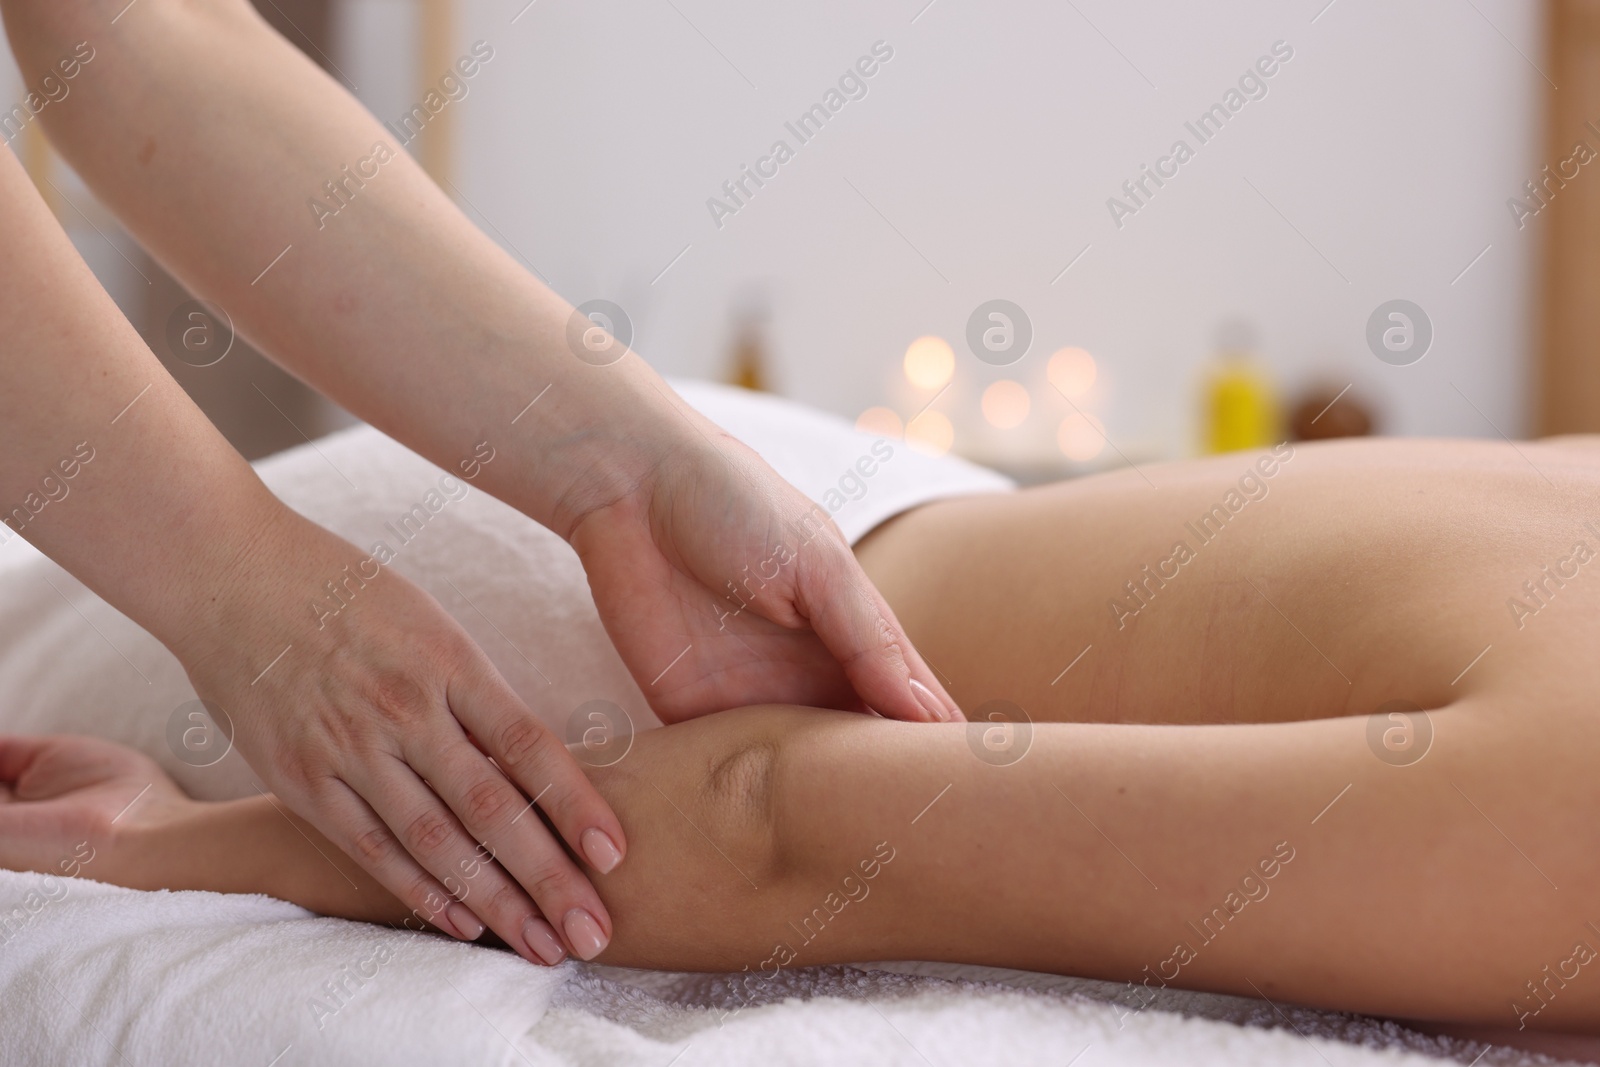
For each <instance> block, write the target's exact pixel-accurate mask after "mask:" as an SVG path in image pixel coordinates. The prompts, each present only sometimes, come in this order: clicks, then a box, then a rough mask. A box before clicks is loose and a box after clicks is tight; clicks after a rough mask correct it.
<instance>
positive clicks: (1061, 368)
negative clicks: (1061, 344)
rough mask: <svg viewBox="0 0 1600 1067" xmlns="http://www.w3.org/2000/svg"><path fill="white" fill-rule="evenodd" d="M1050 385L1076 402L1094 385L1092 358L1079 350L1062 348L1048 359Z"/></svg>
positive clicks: (1082, 350)
mask: <svg viewBox="0 0 1600 1067" xmlns="http://www.w3.org/2000/svg"><path fill="white" fill-rule="evenodd" d="M1048 373H1049V375H1050V384H1051V385H1054V386H1055V387H1056V388H1057V389H1059V390H1061V392H1062V394H1063V395H1064V396H1066V397H1068V398H1069V399H1072V400H1076V399H1077V398H1078V397H1080V396H1083V395H1084V394H1085V393H1087V392H1088V391H1089V390H1090V388H1091V387H1092V386H1093V385H1094V379H1095V365H1094V357H1093V356H1091V355H1090V354H1089V353H1088V352H1086V351H1085V350H1084V349H1081V348H1063V349H1060V350H1058V351H1057V352H1056V354H1055V355H1053V356H1051V357H1050V368H1049V371H1048Z"/></svg>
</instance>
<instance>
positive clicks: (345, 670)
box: [172, 506, 626, 963]
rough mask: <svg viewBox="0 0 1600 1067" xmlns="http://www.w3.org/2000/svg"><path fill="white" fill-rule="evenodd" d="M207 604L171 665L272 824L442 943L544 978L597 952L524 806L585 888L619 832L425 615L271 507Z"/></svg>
mask: <svg viewBox="0 0 1600 1067" xmlns="http://www.w3.org/2000/svg"><path fill="white" fill-rule="evenodd" d="M363 560H366V561H367V562H366V564H365V566H363V563H362V561H363ZM347 568H348V569H347ZM351 576H354V577H351ZM329 582H333V583H334V584H335V585H336V586H340V587H342V589H343V597H344V600H345V601H346V603H345V605H344V606H343V608H342V609H340V610H337V612H336V613H335V612H334V610H333V609H336V608H338V607H339V602H338V601H335V600H333V599H332V598H331V597H330V596H329V594H328V590H327V585H326V583H329ZM208 585H209V588H207V589H205V590H203V591H193V590H191V592H194V593H195V596H194V597H193V598H191V602H198V603H205V602H207V601H212V602H211V603H210V605H209V608H208V609H207V610H206V613H205V617H204V618H202V619H197V620H196V624H195V625H193V626H190V627H187V628H186V629H185V632H184V634H183V635H182V636H181V639H180V640H177V641H174V642H172V649H173V651H174V653H176V654H177V656H178V658H179V659H180V660H181V661H182V662H183V664H184V666H185V668H186V669H187V670H188V672H189V678H190V680H191V681H192V682H193V684H194V687H195V690H196V692H198V693H199V695H200V696H201V698H202V699H205V700H209V701H214V702H215V703H216V704H218V705H220V706H221V707H222V708H223V709H224V710H225V711H226V712H227V713H228V715H229V716H230V717H231V718H232V720H233V723H234V726H235V731H236V736H235V743H236V744H237V745H238V747H239V749H240V751H241V752H242V753H243V754H244V756H245V757H246V758H247V759H248V760H249V762H250V765H251V766H252V767H253V768H254V769H255V770H256V772H257V773H258V774H259V775H260V776H261V777H262V778H263V779H264V780H265V781H266V783H267V785H268V786H269V787H270V788H271V789H272V791H273V792H275V793H277V794H278V796H279V797H280V798H282V800H283V801H284V802H285V803H286V804H288V806H289V807H291V808H293V809H294V811H296V812H297V813H298V814H300V815H302V816H303V817H305V818H306V819H307V820H308V821H310V822H311V823H312V824H313V825H314V826H315V827H316V828H317V829H318V830H320V831H321V832H322V833H323V834H324V835H326V836H327V837H328V838H329V839H330V840H332V841H334V842H336V843H337V844H338V845H339V846H340V847H341V848H343V849H344V850H345V851H346V852H347V853H349V854H350V856H351V857H352V858H354V859H355V860H356V861H357V862H358V863H360V864H361V866H362V867H364V868H365V869H366V870H367V871H368V872H369V873H370V874H371V875H372V876H373V877H374V878H376V879H377V880H378V881H379V882H381V883H382V884H383V885H384V886H385V887H386V888H387V889H388V890H389V891H390V892H391V893H393V894H394V895H395V896H396V897H398V898H399V899H400V900H401V901H403V902H404V903H405V905H406V906H407V907H409V908H412V909H414V910H415V914H416V915H418V916H419V917H420V918H422V919H423V920H424V921H426V922H428V923H431V924H432V925H434V926H437V927H438V928H440V929H442V930H444V931H446V932H448V933H451V934H454V935H456V936H458V937H462V938H466V939H469V940H471V939H474V938H476V937H477V936H478V935H479V934H481V933H482V930H483V926H484V925H487V926H488V927H489V928H490V929H492V930H493V931H494V932H495V933H496V934H498V935H499V936H500V938H501V939H502V940H504V941H505V942H506V943H507V944H508V945H510V946H511V947H513V948H514V949H516V951H517V952H519V953H520V954H521V955H523V956H524V957H525V958H527V959H530V960H534V959H543V960H544V961H545V962H549V963H554V962H556V961H557V960H558V959H559V958H560V956H561V946H562V945H563V944H564V945H565V946H566V947H567V948H568V949H569V950H570V951H572V952H573V953H574V954H575V955H578V956H581V957H584V958H589V957H592V956H594V955H596V954H597V953H598V952H599V951H600V949H601V948H602V947H603V946H604V944H605V942H606V941H608V940H609V938H610V935H611V929H612V927H611V920H610V918H609V916H608V915H607V914H606V911H605V908H604V907H603V906H602V904H601V902H600V898H599V896H598V895H597V894H596V892H595V890H594V887H593V886H592V885H591V884H590V882H589V880H588V878H587V877H586V876H585V874H584V872H583V871H582V870H580V868H579V867H578V866H577V864H576V863H575V862H574V861H573V860H572V859H571V858H569V857H568V855H567V854H566V853H565V852H564V851H563V849H562V846H561V841H558V840H556V839H555V838H554V837H553V836H552V835H551V832H550V831H549V830H548V829H547V828H546V826H545V823H544V822H543V821H542V820H541V818H540V814H539V812H535V811H532V810H530V809H531V805H530V803H529V799H528V798H534V799H535V800H536V801H537V803H538V806H539V808H540V810H541V811H542V812H543V814H544V816H545V817H546V818H548V820H549V822H550V823H551V824H552V825H553V826H554V829H555V832H556V833H558V834H559V835H560V837H561V839H562V840H564V841H565V842H566V843H567V845H568V846H570V848H571V849H572V850H573V853H574V854H575V855H578V856H582V857H584V858H585V859H586V860H587V862H588V863H589V864H590V865H591V866H592V867H594V868H595V869H597V870H598V871H600V872H602V873H604V872H605V871H608V870H610V869H611V868H612V867H614V866H615V865H616V864H617V863H618V862H619V861H620V860H621V858H622V850H623V849H624V848H625V847H626V844H625V841H624V838H623V834H622V828H621V825H620V824H619V823H618V821H617V819H616V816H615V815H614V814H613V813H612V812H611V810H610V808H609V807H608V806H607V805H606V803H605V802H604V801H603V800H602V799H601V798H600V795H599V794H598V793H597V792H596V791H595V790H594V788H593V787H592V786H591V785H590V784H589V781H588V779H587V778H585V777H584V775H583V773H582V771H581V770H580V769H579V768H578V766H577V764H576V763H575V762H574V761H573V759H572V757H571V755H570V754H569V753H568V751H567V749H566V747H565V746H564V745H563V744H562V742H561V741H560V740H559V739H558V738H556V737H555V736H553V735H552V734H551V733H550V732H549V731H547V730H546V729H545V728H544V727H543V726H542V725H541V724H540V722H539V720H538V719H537V718H535V717H534V715H533V714H532V713H531V712H530V711H529V710H528V708H527V707H525V706H524V705H523V704H522V702H521V701H520V700H518V698H517V696H516V695H515V694H514V693H513V692H512V690H511V688H510V687H509V686H508V685H507V684H506V682H505V680H504V679H502V678H501V677H500V675H499V674H498V673H497V672H496V671H495V669H494V667H493V666H491V665H490V663H489V661H488V659H487V658H486V657H485V656H484V654H483V652H482V651H480V650H479V649H478V647H477V645H475V644H474V643H473V642H472V640H471V639H470V638H469V637H468V636H467V634H466V633H465V632H464V631H462V629H461V628H460V627H459V626H458V625H457V624H456V623H455V621H454V620H453V619H451V618H450V616H449V615H447V614H446V613H445V612H444V610H443V609H442V608H441V607H440V606H439V605H438V604H437V603H436V602H435V601H434V600H433V599H432V598H431V597H429V596H428V595H427V594H426V593H424V592H423V591H422V590H420V589H418V588H417V587H416V586H414V585H412V584H411V583H410V582H408V581H407V580H406V579H404V578H403V577H401V576H400V575H399V574H396V573H394V572H393V571H392V570H391V569H390V568H382V569H381V572H380V569H379V567H378V565H377V564H376V563H374V562H372V561H371V560H369V559H368V557H367V556H366V554H365V553H363V552H361V551H360V550H358V549H356V548H355V547H354V546H353V545H350V544H348V543H347V542H345V541H342V540H340V539H339V538H337V537H335V536H333V535H332V534H330V533H328V532H327V531H325V530H323V529H322V528H321V527H319V526H316V525H315V524H313V523H311V522H309V521H307V520H305V519H303V518H301V517H300V516H299V515H296V514H295V513H294V512H292V511H289V510H288V509H287V508H283V507H281V506H278V507H276V508H275V509H274V510H273V511H272V512H271V514H270V516H269V517H268V519H266V520H265V521H264V523H262V524H261V526H260V533H259V534H258V535H257V536H256V537H255V538H254V540H253V543H252V544H251V545H250V546H249V548H248V550H247V551H243V552H241V553H240V556H239V560H238V562H237V563H236V564H235V565H234V566H233V567H232V568H231V569H230V571H229V573H228V574H227V576H226V577H225V578H224V579H223V580H220V581H216V580H214V581H211V582H209V583H208ZM280 654H281V658H280ZM469 734H470V735H471V736H470V737H469ZM474 741H476V745H475V744H474ZM477 746H481V748H482V751H481V752H480V751H479V748H478V747H477ZM485 753H487V755H488V756H492V757H493V759H494V762H493V763H491V762H490V761H489V760H488V759H486V758H485ZM480 844H481V845H482V847H480ZM491 855H492V857H493V858H492V859H490V858H489V857H490V856H491ZM541 914H542V915H543V916H545V917H547V918H548V924H547V923H546V921H545V919H543V918H540V915H541ZM474 916H476V918H474ZM479 920H481V923H480V921H479ZM552 926H553V927H554V928H555V933H554V934H552V931H551V927H552ZM558 937H559V938H560V941H559V942H558V941H557V938H558Z"/></svg>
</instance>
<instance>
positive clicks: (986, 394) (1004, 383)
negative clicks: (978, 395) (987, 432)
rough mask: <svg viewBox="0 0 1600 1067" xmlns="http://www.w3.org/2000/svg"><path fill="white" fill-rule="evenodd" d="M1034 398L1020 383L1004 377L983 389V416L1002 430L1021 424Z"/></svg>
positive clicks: (990, 423)
mask: <svg viewBox="0 0 1600 1067" xmlns="http://www.w3.org/2000/svg"><path fill="white" fill-rule="evenodd" d="M1032 405H1033V399H1032V398H1031V397H1030V396H1029V395H1028V390H1027V389H1026V388H1025V387H1024V386H1023V385H1022V384H1021V383H1020V382H1014V381H1012V380H1011V379H1009V378H1002V379H1001V380H1000V381H998V382H995V383H994V384H993V385H991V386H989V388H987V389H985V390H984V391H983V417H984V418H986V419H988V420H989V425H990V426H993V427H995V428H996V429H1000V430H1010V429H1013V428H1014V427H1017V426H1021V425H1022V424H1023V422H1024V421H1026V419H1027V418H1028V409H1029V408H1030V407H1031V406H1032Z"/></svg>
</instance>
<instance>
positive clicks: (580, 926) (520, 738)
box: [448, 666, 628, 959]
mask: <svg viewBox="0 0 1600 1067" xmlns="http://www.w3.org/2000/svg"><path fill="white" fill-rule="evenodd" d="M448 697H449V700H450V707H451V709H452V710H453V711H454V712H455V714H456V717H457V719H459V720H460V721H461V722H462V723H463V724H465V725H466V726H467V727H468V728H469V729H470V730H471V731H472V733H473V734H474V735H475V736H476V737H477V738H478V739H479V741H480V742H481V743H482V744H483V746H484V748H485V749H486V750H487V751H488V753H489V754H490V756H492V757H493V759H494V762H495V764H496V765H497V766H498V767H499V768H500V771H501V773H503V774H504V775H505V776H506V777H507V778H509V779H510V780H511V781H512V782H514V783H516V785H517V786H518V787H519V788H520V789H521V790H522V791H523V792H524V793H525V794H527V796H528V797H530V798H533V801H534V803H536V804H537V805H538V807H539V808H540V810H541V811H543V812H544V814H545V815H546V816H547V817H548V818H549V819H550V822H551V824H552V825H553V826H554V827H555V829H556V832H557V833H559V834H560V835H561V837H562V840H564V841H565V842H566V843H567V846H568V847H569V848H570V849H571V850H572V852H573V854H574V855H576V856H578V857H580V858H581V859H582V860H583V861H584V862H585V863H586V864H588V866H589V867H590V868H591V869H592V870H593V871H594V872H595V873H597V874H607V873H609V872H610V871H612V870H613V869H615V868H616V866H617V864H619V863H621V862H622V859H623V856H624V855H626V852H627V847H628V846H627V838H626V837H625V836H624V835H623V832H622V824H621V823H620V822H619V821H618V820H617V817H616V815H615V813H613V812H612V810H611V807H610V805H608V804H607V803H606V802H605V800H604V799H603V798H602V797H601V796H600V793H599V792H598V791H597V790H596V789H595V787H594V786H593V785H592V784H591V783H590V781H589V779H588V777H587V776H586V775H585V774H584V773H583V770H582V768H581V767H579V766H578V763H577V761H576V760H575V759H573V757H572V753H571V752H569V751H568V750H567V747H566V745H564V744H563V743H562V742H561V739H560V738H558V737H556V736H555V735H554V734H553V733H551V732H550V731H549V730H547V729H546V728H545V727H544V725H543V724H542V723H540V722H539V720H538V719H537V718H536V717H535V716H534V715H533V713H532V712H531V711H529V710H528V709H527V707H526V706H525V705H524V704H523V703H522V701H520V700H518V699H517V696H516V694H515V693H513V692H512V691H511V688H510V687H509V686H508V685H506V683H505V680H504V679H502V678H501V677H500V675H499V674H498V673H496V672H495V671H494V669H493V668H492V667H487V666H486V667H485V668H484V670H483V671H481V672H479V673H477V674H473V675H462V676H458V677H457V678H456V679H455V680H453V681H452V682H451V688H450V692H449V694H448ZM525 803H526V802H524V804H525ZM524 804H519V805H518V811H517V812H516V817H517V818H521V811H522V810H523V807H524ZM456 810H457V811H460V810H461V808H459V807H458V808H457V809H456ZM499 817H501V818H503V816H499ZM522 821H523V822H526V821H527V820H526V819H523V820H522ZM519 825H520V824H519ZM548 844H549V846H550V848H554V842H549V843H548ZM527 846H528V841H527V838H526V837H520V838H519V837H513V838H509V839H507V848H506V850H505V851H504V852H503V853H502V854H501V856H500V861H501V863H503V864H505V865H506V867H507V869H508V870H511V871H513V872H514V873H515V874H516V875H517V877H518V879H519V880H520V881H521V882H522V884H523V885H525V886H527V887H528V889H529V890H530V891H531V892H532V893H533V895H534V899H535V900H537V901H538V902H539V907H540V909H541V910H543V911H544V913H545V915H547V916H549V917H551V918H552V919H555V920H556V923H555V925H557V926H558V927H560V928H561V929H562V932H563V933H564V934H566V935H567V939H568V944H569V946H570V947H571V948H572V949H573V951H574V953H576V954H577V955H579V956H581V957H582V958H584V959H590V958H593V955H594V954H597V953H598V952H599V951H600V949H599V948H598V947H595V945H596V941H598V943H599V945H600V946H601V947H603V946H604V944H605V943H607V942H609V941H610V939H611V919H610V916H609V915H608V914H607V912H606V910H605V906H604V905H603V904H602V903H601V902H600V899H599V895H598V894H596V893H595V892H594V888H593V886H592V885H591V884H590V883H589V881H588V879H587V878H586V877H585V876H584V874H583V873H582V872H581V871H579V870H578V868H577V867H576V866H574V865H573V864H572V863H571V861H570V860H568V859H567V857H566V856H565V854H563V853H560V852H559V849H557V850H555V853H551V852H550V851H549V850H548V849H541V850H538V851H535V850H533V849H531V848H529V847H527ZM556 854H558V855H559V857H560V859H561V860H562V861H563V863H564V864H565V866H553V865H552V860H551V856H552V855H556ZM574 907H581V909H582V910H583V911H584V912H586V913H587V915H588V918H589V919H591V920H593V921H592V923H586V922H585V919H584V916H582V915H576V914H573V913H572V909H573V908H574ZM569 926H571V927H573V928H572V929H569V928H568V927H569Z"/></svg>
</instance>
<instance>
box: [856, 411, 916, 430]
mask: <svg viewBox="0 0 1600 1067" xmlns="http://www.w3.org/2000/svg"><path fill="white" fill-rule="evenodd" d="M856 429H858V430H860V431H861V432H862V433H870V434H873V435H875V436H878V437H899V436H900V435H901V434H902V433H904V432H905V427H904V426H902V425H901V424H900V416H899V415H897V414H895V413H894V412H893V411H890V410H889V409H888V408H868V409H867V410H865V411H863V412H862V413H861V414H860V415H857V416H856Z"/></svg>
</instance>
